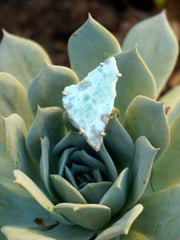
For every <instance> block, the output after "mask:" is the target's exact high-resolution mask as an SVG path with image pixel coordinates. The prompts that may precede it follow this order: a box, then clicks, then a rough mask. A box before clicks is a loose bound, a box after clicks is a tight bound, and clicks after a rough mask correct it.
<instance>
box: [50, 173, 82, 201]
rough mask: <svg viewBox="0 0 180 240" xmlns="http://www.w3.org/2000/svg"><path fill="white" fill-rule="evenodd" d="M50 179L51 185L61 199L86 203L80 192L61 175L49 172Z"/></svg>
mask: <svg viewBox="0 0 180 240" xmlns="http://www.w3.org/2000/svg"><path fill="white" fill-rule="evenodd" d="M50 180H51V185H52V187H53V188H54V190H55V191H56V193H57V194H58V195H59V196H60V198H61V199H62V201H64V202H69V203H80V204H85V203H87V202H86V200H85V199H84V197H83V196H82V195H81V193H80V192H79V191H78V190H77V189H76V188H75V187H73V186H72V185H71V184H70V183H69V182H68V181H67V180H66V179H64V178H63V177H61V176H59V175H56V174H51V175H50Z"/></svg>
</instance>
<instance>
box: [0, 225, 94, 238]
mask: <svg viewBox="0 0 180 240" xmlns="http://www.w3.org/2000/svg"><path fill="white" fill-rule="evenodd" d="M2 231H3V233H4V234H5V235H6V237H7V239H8V240H17V239H18V240H32V239H36V240H89V239H90V238H91V237H92V236H93V235H94V232H93V231H91V230H88V229H85V228H81V227H79V226H67V225H63V224H60V225H58V226H57V227H55V228H53V229H51V230H46V231H44V230H42V231H41V230H39V229H36V228H34V227H32V226H29V228H28V227H22V226H19V227H12V226H5V227H3V228H2ZM1 240H4V239H1Z"/></svg>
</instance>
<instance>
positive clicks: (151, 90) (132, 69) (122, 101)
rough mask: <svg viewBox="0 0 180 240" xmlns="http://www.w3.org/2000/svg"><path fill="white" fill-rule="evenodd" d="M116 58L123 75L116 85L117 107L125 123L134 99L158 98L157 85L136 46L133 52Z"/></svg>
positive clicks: (121, 54)
mask: <svg viewBox="0 0 180 240" xmlns="http://www.w3.org/2000/svg"><path fill="white" fill-rule="evenodd" d="M115 58H116V61H117V66H118V68H119V71H120V72H121V73H122V77H121V78H120V79H119V81H118V82H117V85H116V92H117V97H116V99H115V107H116V108H118V109H119V110H120V115H119V119H120V121H121V123H123V122H124V114H125V111H126V109H127V107H128V105H129V103H130V102H131V101H132V100H133V98H135V97H136V96H137V95H144V96H147V97H149V98H152V99H155V98H156V83H155V80H154V77H153V75H152V74H151V72H150V70H149V69H148V67H147V66H146V64H145V62H144V61H143V59H142V58H141V56H140V55H139V53H138V50H137V47H136V46H135V47H134V48H133V49H132V50H129V51H127V52H122V53H120V54H117V55H116V56H115Z"/></svg>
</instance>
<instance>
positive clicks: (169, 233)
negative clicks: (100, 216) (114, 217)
mask: <svg viewBox="0 0 180 240" xmlns="http://www.w3.org/2000/svg"><path fill="white" fill-rule="evenodd" d="M169 168H170V167H169ZM179 199H180V187H179V186H177V187H173V188H167V189H164V190H161V191H159V192H156V193H152V194H150V195H146V196H144V197H143V198H142V199H141V200H140V203H141V204H142V205H143V206H144V211H143V212H142V214H141V215H140V216H139V217H138V218H137V220H136V221H135V223H134V225H133V229H134V230H137V231H138V232H140V233H142V234H143V235H145V236H146V237H147V239H148V240H149V239H150V240H157V239H158V240H161V239H163V240H179V239H180V231H179V226H180V207H179ZM135 239H136V238H135ZM140 239H141V238H140ZM145 240H146V239H145Z"/></svg>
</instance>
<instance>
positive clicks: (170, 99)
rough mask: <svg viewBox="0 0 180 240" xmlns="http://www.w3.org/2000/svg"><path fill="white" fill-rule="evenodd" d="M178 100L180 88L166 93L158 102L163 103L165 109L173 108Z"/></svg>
mask: <svg viewBox="0 0 180 240" xmlns="http://www.w3.org/2000/svg"><path fill="white" fill-rule="evenodd" d="M179 100H180V86H179V85H177V86H176V87H174V88H172V89H171V90H169V91H167V92H166V93H165V94H164V95H163V96H162V97H161V98H160V99H159V101H161V102H163V103H164V105H165V106H166V107H173V106H174V105H175V104H176V103H177V102H178V101H179Z"/></svg>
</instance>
